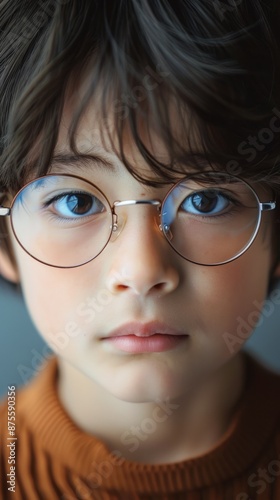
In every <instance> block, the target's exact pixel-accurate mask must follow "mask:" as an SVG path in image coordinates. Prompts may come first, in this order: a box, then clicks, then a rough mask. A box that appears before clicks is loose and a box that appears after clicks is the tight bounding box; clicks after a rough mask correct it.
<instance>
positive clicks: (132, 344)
mask: <svg viewBox="0 0 280 500" xmlns="http://www.w3.org/2000/svg"><path fill="white" fill-rule="evenodd" d="M187 338H188V335H163V334H157V333H156V334H155V335H151V336H150V337H137V336H136V335H122V336H120V337H108V338H106V339H103V340H105V341H106V342H109V343H110V344H113V345H114V346H115V347H117V348H118V349H120V350H121V351H124V352H130V353H134V354H137V353H141V352H163V351H169V350H171V349H174V348H175V347H176V346H178V345H179V344H182V343H183V342H184V341H186V339H187Z"/></svg>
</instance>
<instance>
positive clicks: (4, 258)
mask: <svg viewBox="0 0 280 500" xmlns="http://www.w3.org/2000/svg"><path fill="white" fill-rule="evenodd" d="M0 276H2V277H3V278H5V279H6V280H8V281H11V282H12V283H19V274H18V271H17V269H16V266H15V264H13V262H12V260H11V259H10V258H9V256H8V255H7V254H6V253H5V252H3V250H1V249H0Z"/></svg>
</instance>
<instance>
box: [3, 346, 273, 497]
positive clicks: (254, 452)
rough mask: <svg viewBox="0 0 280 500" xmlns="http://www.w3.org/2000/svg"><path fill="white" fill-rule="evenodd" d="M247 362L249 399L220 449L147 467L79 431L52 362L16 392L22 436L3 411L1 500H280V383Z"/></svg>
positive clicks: (246, 395) (242, 401)
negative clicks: (61, 393) (59, 389)
mask: <svg viewBox="0 0 280 500" xmlns="http://www.w3.org/2000/svg"><path fill="white" fill-rule="evenodd" d="M246 360H247V361H246V363H247V382H246V386H245V388H244V391H243V395H242V397H241V399H240V401H239V403H238V405H237V408H236V411H235V414H234V417H233V419H232V421H231V424H230V427H229V428H228V430H227V432H226V433H225V435H224V436H223V438H222V439H221V440H220V441H219V442H218V443H217V444H216V445H215V447H214V448H213V449H212V450H210V451H209V452H208V453H207V454H205V455H204V456H200V457H198V458H195V459H192V460H186V461H183V462H180V463H179V462H178V463H174V464H161V465H144V464H140V463H136V462H130V461H127V460H124V459H123V458H121V457H119V458H116V456H113V455H112V454H111V453H110V452H109V450H108V449H107V448H106V446H105V445H104V444H103V443H102V442H101V441H100V440H99V439H96V438H95V437H93V436H90V435H88V434H86V433H85V432H83V431H81V430H80V429H79V428H77V427H76V426H75V425H74V423H73V422H72V421H71V420H70V419H69V417H68V416H67V415H66V413H65V412H64V410H63V408H62V407H61V405H60V402H59V400H58V396H57V392H56V379H57V362H56V359H55V358H53V359H52V360H51V361H50V362H49V364H48V365H47V367H46V368H45V369H44V370H42V372H41V373H40V374H39V375H38V376H37V377H36V379H35V380H34V381H33V382H32V383H31V384H30V385H29V386H28V387H25V388H24V389H21V390H19V391H18V393H16V429H15V436H11V435H9V434H8V424H7V422H8V415H7V411H8V408H7V402H6V401H4V403H3V404H2V405H1V407H0V471H1V484H0V498H1V500H8V499H10V498H11V499H15V500H56V499H60V500H77V499H78V500H86V499H87V500H88V499H94V500H138V499H150V500H156V499H162V500H170V499H176V500H255V499H257V500H268V499H269V500H280V376H278V375H275V374H273V373H272V372H270V371H268V370H266V369H265V368H264V367H262V366H261V365H260V364H258V363H257V362H256V361H255V360H254V359H253V358H251V357H250V356H249V355H246ZM11 393H12V391H11ZM10 398H11V399H10V400H9V402H10V403H11V404H10V407H9V411H10V415H12V413H11V412H12V411H13V396H12V395H11V396H10ZM10 431H11V433H12V432H13V430H12V425H10ZM7 438H11V439H7ZM13 460H15V469H14V470H13V469H10V467H14V465H13ZM7 474H10V475H9V476H8V475H7ZM14 476H15V477H14ZM14 479H15V493H14V492H12V491H11V490H10V491H9V488H12V487H13V484H14V483H13V480H14ZM8 480H10V483H8Z"/></svg>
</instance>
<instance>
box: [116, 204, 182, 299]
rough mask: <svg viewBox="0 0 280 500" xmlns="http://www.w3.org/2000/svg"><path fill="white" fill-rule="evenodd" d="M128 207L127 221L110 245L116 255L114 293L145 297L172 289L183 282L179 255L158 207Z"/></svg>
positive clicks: (161, 293)
mask: <svg viewBox="0 0 280 500" xmlns="http://www.w3.org/2000/svg"><path fill="white" fill-rule="evenodd" d="M123 210H124V209H123ZM125 211H126V215H125V220H126V222H125V224H124V226H123V228H122V230H121V231H120V234H119V235H118V236H117V238H116V239H114V238H113V241H110V243H109V244H108V247H107V249H108V252H110V255H112V260H111V267H110V271H109V273H108V276H107V287H108V288H109V290H110V291H111V292H112V293H124V292H126V293H133V294H135V295H141V296H143V297H144V296H147V295H149V296H150V295H159V294H160V296H162V295H166V294H168V293H171V292H172V291H174V290H175V289H176V288H177V286H178V284H179V276H180V274H179V269H178V267H176V264H175V263H176V262H177V259H178V258H177V256H176V254H175V252H174V250H172V248H171V247H170V246H169V244H168V243H167V241H166V240H165V238H164V236H163V234H162V232H161V231H160V229H159V225H158V221H156V217H155V213H154V212H155V208H153V207H147V206H146V207H144V206H140V207H139V206H138V208H136V207H130V208H126V209H125ZM128 211H129V213H128ZM131 212H133V213H131ZM120 215H122V214H120Z"/></svg>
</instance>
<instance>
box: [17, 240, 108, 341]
mask: <svg viewBox="0 0 280 500" xmlns="http://www.w3.org/2000/svg"><path fill="white" fill-rule="evenodd" d="M16 255H17V262H18V268H19V273H20V282H21V286H22V290H23V295H24V299H25V302H26V305H27V308H28V310H29V313H30V316H31V318H32V320H33V322H34V324H35V326H36V328H37V330H38V331H39V332H40V334H41V335H42V337H44V339H45V340H46V341H47V342H49V343H51V340H53V338H54V336H56V337H57V336H59V335H60V338H61V339H62V338H63V336H65V335H67V336H68V337H69V338H71V337H72V338H74V337H77V332H78V329H80V324H79V323H80V321H79V319H80V318H79V316H78V314H77V310H78V309H79V306H80V305H81V304H83V303H84V302H85V301H86V300H87V299H88V298H89V297H93V296H95V295H96V294H97V292H98V290H99V289H100V285H99V283H100V280H101V272H100V266H97V265H96V266H95V264H94V263H91V265H90V266H91V274H90V277H89V271H88V266H84V267H80V268H73V269H58V268H53V267H50V266H45V265H43V264H41V263H39V262H37V261H36V260H34V259H32V258H31V257H29V256H28V255H26V254H25V253H24V252H23V251H22V250H21V249H20V248H17V249H16ZM90 278H91V279H90ZM57 345H59V343H57Z"/></svg>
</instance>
